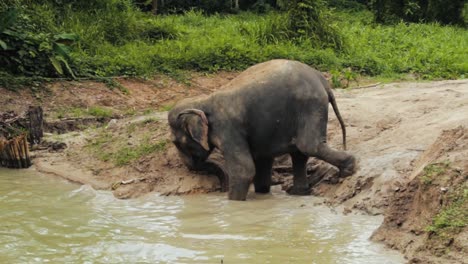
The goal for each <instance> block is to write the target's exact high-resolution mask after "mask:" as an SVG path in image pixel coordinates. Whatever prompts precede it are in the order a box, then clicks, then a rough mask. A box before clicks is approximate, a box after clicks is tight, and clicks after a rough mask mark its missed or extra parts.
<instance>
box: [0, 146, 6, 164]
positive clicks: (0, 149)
mask: <svg viewBox="0 0 468 264" xmlns="http://www.w3.org/2000/svg"><path fill="white" fill-rule="evenodd" d="M0 166H5V143H4V140H3V139H2V140H0Z"/></svg>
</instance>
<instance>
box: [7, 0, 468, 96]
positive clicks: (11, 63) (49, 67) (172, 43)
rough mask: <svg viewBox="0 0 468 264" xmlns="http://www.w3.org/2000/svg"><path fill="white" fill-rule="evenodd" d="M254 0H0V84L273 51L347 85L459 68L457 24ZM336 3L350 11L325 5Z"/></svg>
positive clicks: (143, 71)
mask: <svg viewBox="0 0 468 264" xmlns="http://www.w3.org/2000/svg"><path fill="white" fill-rule="evenodd" d="M219 2H223V3H225V2H224V1H219ZM254 2H255V3H257V1H254ZM254 2H252V1H241V2H240V9H249V10H257V11H262V12H265V13H253V12H251V11H236V13H235V14H229V13H223V14H219V13H216V12H217V11H218V12H219V11H226V10H231V8H232V7H231V6H229V5H228V6H225V5H223V6H218V5H217V4H216V3H217V1H208V0H207V1H201V2H200V3H201V4H200V6H199V9H197V10H188V11H184V10H187V8H190V6H189V5H187V4H186V3H188V2H186V1H173V4H174V5H176V4H177V3H178V5H179V6H173V7H174V9H171V7H170V5H169V4H167V5H166V6H165V7H164V8H162V9H160V10H161V11H164V10H165V12H169V13H170V12H171V10H173V11H175V14H165V15H159V16H154V15H152V14H151V13H149V12H143V11H142V10H147V9H148V8H149V7H148V5H145V3H149V2H147V1H131V0H101V1H97V0H96V1H83V0H73V1H56V0H40V1H32V0H7V1H6V2H2V3H0V13H1V16H0V17H1V19H0V86H5V87H7V88H12V87H14V86H12V85H13V84H15V83H16V84H25V83H28V80H29V82H31V81H32V80H39V81H43V80H44V79H45V78H56V77H64V78H91V79H97V80H101V81H106V82H108V83H109V84H114V86H115V85H116V84H115V82H113V81H112V79H109V77H112V76H151V75H153V74H155V73H164V74H169V75H171V76H176V77H177V76H181V71H186V70H195V71H204V72H216V71H218V70H243V69H245V68H247V67H249V66H251V65H253V64H255V63H258V62H262V61H266V60H269V59H275V58H287V59H295V60H299V61H302V62H305V63H307V64H309V65H312V66H314V67H316V68H318V69H319V70H322V71H333V72H334V73H335V74H334V75H338V76H339V77H336V76H335V78H342V79H345V80H348V82H349V80H350V79H353V78H355V76H358V75H360V74H364V75H370V76H381V77H391V78H398V77H400V76H402V75H405V74H411V75H413V76H415V77H416V78H421V79H435V78H464V77H465V76H466V73H467V72H468V53H467V52H466V47H467V46H468V31H467V30H466V29H465V28H463V27H456V26H442V25H440V24H437V23H432V24H413V23H409V24H408V23H403V22H398V23H396V24H394V25H381V24H377V23H375V22H374V15H373V13H372V11H370V10H367V9H365V8H364V7H363V6H362V5H360V4H359V3H357V2H366V1H344V0H342V1H338V0H336V1H331V0H330V1H312V0H302V1H299V0H297V1H289V2H288V3H289V5H287V4H284V3H285V1H263V2H262V3H263V4H261V3H260V4H254ZM258 2H260V1H258ZM341 2H343V3H349V2H353V3H354V5H352V6H353V8H352V9H347V10H343V9H335V10H333V9H329V8H328V7H327V5H326V4H327V3H328V5H331V4H332V3H334V6H340V5H343V6H345V5H344V4H341ZM226 8H227V9H226ZM200 10H204V11H205V13H204V11H200ZM148 11H149V10H148ZM207 13H211V15H207ZM25 77H26V79H25ZM120 89H123V88H120Z"/></svg>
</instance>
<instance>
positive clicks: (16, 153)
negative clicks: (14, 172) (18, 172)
mask: <svg viewBox="0 0 468 264" xmlns="http://www.w3.org/2000/svg"><path fill="white" fill-rule="evenodd" d="M11 146H12V147H13V151H14V153H15V157H14V162H15V168H21V161H20V158H19V152H18V146H17V142H16V138H14V139H12V142H11Z"/></svg>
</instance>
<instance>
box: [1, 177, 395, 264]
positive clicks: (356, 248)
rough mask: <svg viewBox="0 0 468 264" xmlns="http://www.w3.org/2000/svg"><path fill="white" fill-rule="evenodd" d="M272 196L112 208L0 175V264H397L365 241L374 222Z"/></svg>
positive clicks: (37, 181) (304, 200)
mask: <svg viewBox="0 0 468 264" xmlns="http://www.w3.org/2000/svg"><path fill="white" fill-rule="evenodd" d="M316 201H317V198H314V197H292V196H287V195H284V194H283V193H281V192H280V191H277V192H274V193H273V195H266V196H256V197H255V199H253V200H249V201H248V202H231V201H228V200H227V199H226V197H225V195H224V194H210V195H197V196H185V197H159V196H157V195H148V196H146V197H143V198H140V199H134V200H118V199H115V198H114V197H113V196H112V194H111V193H109V192H104V191H102V192H101V191H94V190H92V189H90V188H89V187H86V186H78V185H74V184H71V183H67V182H65V181H63V180H60V179H56V178H52V177H50V176H43V175H39V174H38V173H36V172H34V171H31V170H21V171H13V170H6V169H0V263H46V262H49V263H136V262H139V263H221V260H223V262H224V263H236V264H237V263H320V264H322V263H402V262H403V259H402V258H401V256H400V255H398V254H397V253H396V252H393V251H388V250H386V249H384V248H383V246H381V245H379V244H375V243H371V242H370V241H368V237H369V236H370V234H371V233H372V231H373V230H374V229H375V228H377V226H378V225H379V223H380V222H381V220H382V219H381V218H375V217H366V216H356V215H348V216H343V215H341V214H340V213H334V212H333V211H331V210H330V209H328V208H325V207H321V206H314V205H313V203H314V202H316Z"/></svg>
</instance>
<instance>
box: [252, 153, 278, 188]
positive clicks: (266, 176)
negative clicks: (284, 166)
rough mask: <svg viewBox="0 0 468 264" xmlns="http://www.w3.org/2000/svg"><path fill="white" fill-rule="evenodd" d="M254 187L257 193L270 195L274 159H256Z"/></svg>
mask: <svg viewBox="0 0 468 264" xmlns="http://www.w3.org/2000/svg"><path fill="white" fill-rule="evenodd" d="M254 162H255V177H254V186H255V192H256V193H269V192H270V186H271V173H272V168H273V158H257V159H255V161H254Z"/></svg>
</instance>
